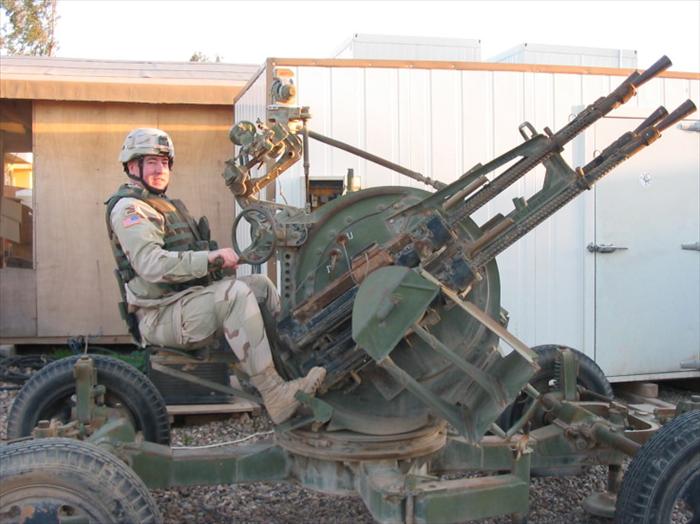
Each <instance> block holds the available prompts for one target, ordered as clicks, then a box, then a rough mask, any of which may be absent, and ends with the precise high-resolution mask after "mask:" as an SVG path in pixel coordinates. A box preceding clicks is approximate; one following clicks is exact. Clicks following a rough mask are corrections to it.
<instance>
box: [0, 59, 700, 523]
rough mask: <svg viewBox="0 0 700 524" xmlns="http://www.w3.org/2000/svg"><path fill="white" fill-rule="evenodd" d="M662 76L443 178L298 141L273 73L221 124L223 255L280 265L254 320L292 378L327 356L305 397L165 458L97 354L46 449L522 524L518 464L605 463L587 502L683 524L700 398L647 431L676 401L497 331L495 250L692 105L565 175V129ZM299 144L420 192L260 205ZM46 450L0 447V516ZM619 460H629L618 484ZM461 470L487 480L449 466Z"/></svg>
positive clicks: (653, 119) (389, 509) (309, 135)
mask: <svg viewBox="0 0 700 524" xmlns="http://www.w3.org/2000/svg"><path fill="white" fill-rule="evenodd" d="M669 66H670V61H669V60H668V59H667V58H666V57H663V58H662V59H661V60H659V61H658V62H656V63H655V64H654V65H653V66H652V67H650V68H649V69H648V70H646V71H644V72H641V73H640V72H634V73H632V75H630V76H629V77H628V78H627V79H626V80H625V81H624V82H622V84H620V86H619V87H618V88H617V89H615V90H614V91H613V92H612V93H610V94H609V95H608V96H605V97H601V98H599V99H598V100H596V101H595V102H594V103H593V104H591V105H590V106H588V107H587V108H586V109H584V110H583V111H582V112H581V113H579V114H578V115H577V116H576V117H575V118H573V119H572V120H571V121H570V122H569V123H568V124H567V125H565V126H564V127H563V128H562V129H561V130H559V131H557V132H552V131H551V130H549V129H548V128H545V129H544V132H543V133H538V132H537V131H536V130H535V129H534V127H533V126H532V125H531V124H529V123H527V122H525V123H523V124H522V125H521V126H520V128H519V131H520V134H521V135H522V137H523V139H524V142H523V143H522V144H521V145H519V146H517V147H515V148H514V149H512V150H511V151H508V152H507V153H505V154H503V155H501V156H499V157H498V158H496V159H494V160H492V161H491V162H488V163H486V164H484V165H481V164H479V165H476V166H474V167H473V168H472V169H470V170H469V171H467V172H466V173H464V174H463V175H462V176H461V177H460V178H459V179H458V180H456V181H455V182H453V183H451V184H449V185H446V184H444V183H442V182H439V181H436V180H431V179H429V178H427V177H424V176H423V175H421V174H419V173H415V172H413V171H411V170H409V169H406V168H404V167H402V166H398V165H396V164H393V163H392V162H389V161H387V160H384V159H381V158H379V157H376V156H374V155H372V154H370V153H367V152H365V151H362V150H359V149H357V148H355V147H353V146H351V145H349V144H344V143H342V142H339V141H337V140H334V139H331V138H329V137H325V136H323V135H320V134H318V133H316V132H314V131H312V130H311V129H310V128H309V120H310V112H309V109H308V108H305V107H295V106H292V105H289V104H288V103H287V101H288V100H289V99H290V96H291V94H292V92H293V88H292V86H290V85H285V84H284V83H283V82H280V83H279V84H278V85H276V86H275V87H274V93H273V95H274V96H275V97H276V102H277V103H276V104H274V105H272V106H270V107H269V108H268V109H267V114H266V120H265V122H258V123H257V124H253V123H250V122H239V123H237V124H236V125H234V126H233V127H232V129H231V131H230V138H231V140H232V141H233V142H234V144H236V146H238V151H237V154H236V156H235V157H234V158H232V159H231V160H229V161H228V162H227V164H226V170H225V172H224V179H225V182H226V185H227V186H228V187H229V189H230V190H231V191H232V192H233V194H234V195H235V197H236V200H237V202H238V204H239V206H240V208H241V210H240V212H239V213H238V215H237V218H236V220H235V222H234V224H233V231H234V234H233V245H234V248H235V249H236V250H237V251H238V252H239V255H240V258H241V261H244V262H248V263H251V264H262V263H264V262H265V261H267V260H269V259H270V258H271V257H273V256H276V259H277V261H278V263H279V267H280V280H279V284H280V286H279V287H280V293H281V298H282V313H281V316H280V317H279V318H278V319H270V318H268V328H269V329H268V334H269V335H270V338H271V342H272V346H273V355H274V359H275V363H276V366H277V368H278V370H279V371H280V373H282V374H283V375H286V376H287V377H288V378H294V377H298V376H300V375H302V374H304V373H305V372H306V371H307V370H308V369H310V368H311V367H313V366H317V365H321V366H324V367H325V368H326V369H327V370H328V374H327V377H326V380H325V382H324V384H323V386H322V388H321V390H320V391H319V393H318V395H317V397H316V398H311V397H309V396H307V395H303V394H299V395H298V398H299V400H300V402H301V403H302V404H303V406H304V409H303V410H302V412H301V413H300V414H299V415H298V416H297V417H296V418H294V419H292V420H290V421H288V422H286V423H284V424H282V425H280V426H278V427H277V428H276V431H275V436H274V438H271V439H269V440H267V441H263V442H262V443H257V444H254V445H247V446H233V445H229V446H223V447H221V448H218V449H217V450H216V451H211V450H196V451H191V450H178V449H170V448H168V447H166V446H163V445H157V444H153V443H149V442H144V441H142V440H140V439H138V438H135V431H136V429H139V428H138V424H136V425H135V424H134V423H133V419H134V417H132V418H131V419H129V417H124V416H119V410H116V409H115V408H110V407H107V406H105V405H104V402H103V401H102V400H101V399H102V397H103V396H104V391H103V390H101V389H99V386H98V385H96V379H95V372H94V367H93V364H92V363H91V362H90V360H89V359H80V360H79V361H78V363H77V366H76V377H77V381H78V384H77V386H76V407H75V410H74V411H75V413H76V414H77V420H74V421H72V422H69V423H68V424H66V423H63V422H59V421H48V420H47V421H43V422H42V423H40V425H39V427H38V428H36V429H35V431H34V435H35V436H37V437H40V436H79V437H82V438H83V439H84V440H85V442H87V443H85V442H80V443H79V442H68V441H65V440H59V441H56V442H57V443H56V444H55V448H56V450H59V449H62V450H64V451H65V450H68V451H66V454H68V452H70V453H73V454H75V453H77V454H81V453H82V454H84V455H85V456H89V457H91V460H93V461H99V462H100V463H101V464H109V467H111V468H116V469H119V468H118V467H117V466H115V465H114V463H116V461H114V460H112V459H111V457H110V456H109V455H108V454H105V453H103V451H102V450H100V449H98V448H99V447H102V448H105V449H107V450H108V451H109V452H110V453H112V454H115V455H117V456H118V457H119V458H121V459H123V460H125V461H126V462H127V463H128V464H129V465H130V467H131V469H133V471H134V472H136V474H137V475H138V476H139V477H140V478H141V480H142V481H143V482H144V483H145V484H146V485H147V486H148V487H153V488H155V487H169V486H173V485H182V484H218V483H222V482H228V483H231V482H244V481H257V480H282V479H288V480H295V481H297V482H300V483H302V484H303V485H304V486H307V487H310V488H312V489H318V490H321V491H324V492H333V493H346V492H349V491H356V492H358V493H359V494H360V495H361V497H362V498H363V500H364V501H365V503H366V504H367V507H368V508H369V510H370V512H371V513H372V515H373V516H374V518H375V519H376V520H377V521H379V522H406V523H412V522H424V523H436V522H462V521H464V520H468V519H476V518H483V517H488V516H493V515H498V514H512V515H514V517H515V518H516V519H519V518H520V519H521V518H524V516H525V515H526V513H527V505H528V485H529V478H530V473H531V471H532V470H536V471H538V472H540V473H547V472H552V471H558V472H560V473H561V472H562V471H568V472H570V471H572V470H573V471H576V470H577V469H578V468H580V467H581V466H584V465H587V464H604V465H608V467H609V483H608V489H607V491H606V492H604V493H600V494H596V495H593V496H591V497H589V499H587V501H586V509H587V510H588V511H590V512H592V513H594V514H597V515H602V516H613V514H615V515H616V518H617V520H618V522H645V523H653V522H661V521H667V520H668V519H669V518H670V515H671V513H672V512H679V511H680V512H685V514H686V515H689V516H690V519H692V520H691V522H697V521H698V519H699V518H700V458H699V457H700V412H698V411H697V409H698V408H700V399H693V400H692V401H690V402H686V403H682V404H680V405H679V406H678V409H677V410H676V411H677V413H675V414H678V415H679V416H678V417H677V418H675V419H674V420H673V421H671V422H669V423H668V424H667V425H665V426H663V427H662V423H665V422H667V420H666V419H667V418H672V417H673V415H674V413H659V412H657V413H645V412H640V411H638V410H635V409H631V408H630V407H629V406H627V405H625V404H622V403H620V402H617V401H615V400H614V399H613V398H612V390H611V388H610V385H609V384H608V382H607V380H606V379H605V376H604V375H603V373H602V371H601V370H600V369H599V368H598V367H597V366H596V364H595V363H594V362H593V361H591V360H590V359H588V358H587V357H586V356H585V355H583V354H582V353H579V352H577V351H575V350H572V349H569V348H563V347H559V346H544V347H540V348H530V347H528V346H527V345H526V344H524V343H523V342H522V341H520V340H518V339H517V338H516V337H515V336H514V335H513V334H511V333H510V332H509V331H508V330H507V315H506V314H505V312H504V311H503V310H502V308H501V304H500V282H499V274H498V268H497V265H496V260H495V259H496V256H497V255H498V254H499V253H501V252H502V251H504V250H505V249H506V248H507V247H509V246H510V245H512V244H513V243H515V242H516V241H517V240H518V239H520V238H521V237H522V236H524V235H525V234H527V233H528V232H529V231H531V230H532V229H533V228H535V227H536V226H537V225H538V224H540V223H541V222H543V221H544V220H546V219H547V218H548V217H550V216H551V215H552V214H554V213H555V212H556V211H557V210H558V209H560V208H561V207H562V206H564V205H565V204H566V203H568V202H569V201H571V200H572V199H574V198H575V197H576V196H577V195H579V194H580V193H582V192H584V191H586V190H588V189H590V188H591V186H592V185H593V184H594V183H595V182H597V181H598V180H600V179H601V178H602V177H603V176H605V175H606V174H608V173H609V172H610V171H611V170H612V169H614V168H615V167H616V166H617V165H618V164H620V163H621V162H623V161H624V160H626V159H627V158H629V157H631V156H632V155H634V154H636V153H637V152H639V151H640V150H642V149H643V148H645V147H647V146H649V145H650V144H652V143H653V142H654V141H655V140H657V139H658V138H659V137H660V136H661V133H662V132H663V131H664V130H666V129H668V128H669V127H670V126H672V125H674V124H675V123H676V122H678V121H679V120H681V119H682V118H684V117H685V116H687V115H688V114H690V113H692V112H693V111H694V110H695V106H694V105H693V103H692V102H691V101H690V100H688V101H686V102H685V103H683V104H681V105H680V106H679V107H678V108H677V109H675V110H674V111H672V112H671V113H668V112H667V111H666V109H664V108H663V107H660V108H659V109H658V110H656V111H654V112H653V113H652V114H651V115H650V116H649V117H648V118H647V119H646V120H645V121H644V122H642V124H640V125H639V126H638V127H637V128H635V129H633V130H631V131H629V132H627V133H625V134H624V135H622V136H621V137H620V138H619V139H617V140H616V141H615V142H614V143H613V144H611V145H610V146H608V147H607V148H606V149H604V150H603V151H602V152H601V153H600V154H599V155H598V156H597V157H595V158H594V159H593V160H592V161H591V162H589V163H588V164H586V165H584V166H582V167H578V168H576V169H572V168H571V167H569V165H568V164H567V163H566V161H565V160H564V159H563V158H562V156H561V154H560V153H561V152H562V150H563V148H564V146H565V145H566V144H567V143H568V142H570V141H571V140H572V139H573V138H574V137H575V136H576V135H577V134H579V133H581V132H582V131H583V130H584V129H586V128H587V127H588V126H590V125H592V124H593V123H594V122H595V121H596V120H598V119H600V118H602V117H603V116H605V115H606V114H608V113H609V112H610V111H612V110H613V109H615V108H616V107H618V106H619V105H621V104H624V103H625V102H627V101H628V100H629V99H630V98H631V97H632V96H634V94H635V92H636V90H637V89H638V88H639V87H641V86H642V85H643V84H644V83H646V82H647V81H648V80H650V79H651V78H653V77H654V76H656V75H658V74H659V73H660V72H661V71H663V70H664V69H666V68H668V67H669ZM309 139H313V140H319V141H321V142H324V143H326V144H329V145H331V146H334V147H339V148H341V149H344V150H345V151H349V152H351V153H353V154H356V155H358V156H360V157H362V158H365V159H367V160H369V161H372V162H377V163H380V164H381V165H383V166H385V167H388V168H389V169H394V170H396V171H398V172H400V173H402V174H404V175H406V176H409V177H411V178H414V179H416V180H419V181H421V182H424V183H426V184H427V185H429V186H431V187H432V188H433V189H434V191H432V192H431V191H425V190H421V189H416V188H411V187H378V188H371V189H365V190H362V191H358V192H353V193H349V194H347V195H345V196H343V197H341V198H338V199H336V200H333V201H332V202H330V203H328V204H326V205H325V206H323V207H321V208H319V209H318V210H315V211H313V212H310V211H307V210H306V209H303V208H295V207H291V206H288V205H282V204H279V203H276V202H268V201H264V200H261V199H260V191H261V190H262V189H263V188H264V187H265V186H266V185H267V184H269V183H271V182H273V181H274V180H275V179H276V178H277V177H279V176H280V175H281V174H282V173H284V171H285V170H287V169H288V168H289V167H291V166H292V165H293V164H295V163H296V162H298V161H299V160H301V159H303V160H304V164H305V165H308V157H307V155H308V147H307V146H306V145H307V144H308V141H309ZM538 165H543V166H544V168H545V177H544V181H543V184H542V187H541V189H540V190H539V191H538V192H536V193H535V194H534V195H533V196H531V197H530V198H527V199H525V198H522V197H519V198H515V199H514V200H513V203H514V207H513V210H512V211H511V212H509V213H508V214H507V215H505V216H504V215H500V214H499V215H496V216H494V217H493V218H491V219H490V220H488V221H487V222H486V223H484V224H481V225H478V224H476V223H475V222H474V220H473V219H472V216H473V214H474V213H475V212H476V211H477V210H479V209H480V208H481V207H482V206H484V205H485V204H487V203H488V202H489V201H490V200H492V199H493V198H494V197H496V196H497V195H499V194H500V193H501V192H503V191H504V190H505V189H506V188H508V187H509V186H510V185H511V184H513V183H514V182H515V181H517V180H518V179H519V178H521V177H522V176H524V175H526V174H527V173H528V172H529V171H531V170H532V169H533V168H535V167H536V166H538ZM499 170H500V174H498V175H497V176H494V175H493V173H495V172H497V171H499ZM256 171H257V172H258V173H256ZM255 174H258V175H259V176H254V175H255ZM489 175H491V176H490V177H489ZM244 220H245V221H246V222H247V223H249V236H250V239H251V241H250V245H249V246H247V247H246V248H245V249H242V248H241V244H242V242H241V241H240V239H239V235H237V233H236V232H237V231H239V230H240V229H245V228H242V227H239V226H242V224H243V223H244V222H243V221H244ZM500 342H503V343H505V344H507V345H508V346H510V348H512V351H510V352H508V353H506V352H504V351H503V350H502V348H500V347H499V344H500ZM183 375H184V374H183ZM185 379H186V377H185ZM204 382H206V381H204ZM198 383H199V384H202V383H203V381H202V380H201V379H198ZM212 387H213V386H212ZM217 388H218V390H221V386H217ZM224 389H226V388H224ZM229 391H232V392H233V393H234V394H238V395H241V396H246V397H250V394H248V393H246V392H244V391H240V390H230V388H229ZM685 412H687V413H685ZM135 426H136V427H135ZM648 440H650V442H648V443H646V442H647V441H648ZM645 443H646V444H645ZM47 445H48V444H46V441H42V440H37V441H35V442H31V443H20V444H14V445H12V446H8V447H6V448H4V449H2V451H0V453H2V454H3V455H4V457H5V459H4V460H9V462H7V464H9V466H7V465H6V466H5V468H4V470H3V473H0V477H2V479H3V482H4V483H6V484H5V485H9V486H11V487H10V489H9V490H5V491H3V489H5V488H0V495H2V496H3V502H2V503H0V511H7V508H18V510H22V511H23V510H24V508H25V507H26V506H31V507H35V505H36V504H35V502H34V499H32V497H31V496H29V495H27V491H26V490H24V489H23V488H25V487H26V486H25V485H23V484H22V481H21V478H28V477H27V476H28V475H29V476H31V473H32V470H31V468H29V467H28V466H27V464H26V463H27V459H26V456H28V455H30V454H31V453H35V454H37V453H42V457H43V458H44V459H48V455H49V453H48V452H46V449H47ZM56 455H61V453H58V452H57V453H56ZM628 456H634V459H633V461H632V464H631V466H630V467H629V470H628V473H627V474H626V475H625V478H624V481H623V479H622V473H621V471H622V469H621V466H622V463H623V461H624V460H625V459H626V458H627V457H628ZM16 457H25V458H16ZM66 460H67V461H68V459H66ZM110 460H111V461H110ZM59 462H60V461H59ZM55 463H56V459H53V462H52V464H53V465H54V467H57V466H55ZM104 467H107V466H104ZM123 469H125V470H126V472H124V471H122V470H121V469H119V471H120V475H121V477H120V478H122V477H123V478H127V477H128V478H129V482H131V483H132V484H133V485H135V486H137V484H138V482H140V481H138V479H136V478H135V477H134V475H133V472H131V471H130V470H129V468H126V467H124V468H123ZM469 472H472V473H473V472H486V473H488V476H476V477H475V476H473V475H467V476H464V475H460V474H462V473H469ZM446 475H448V476H449V477H450V480H447V479H446V478H445V476H446ZM132 477H134V478H132ZM6 479H7V480H6ZM18 479H20V480H18ZM124 482H126V481H124ZM137 487H138V490H140V491H139V497H140V499H139V500H141V499H142V500H144V501H145V502H143V504H141V510H140V511H141V512H142V515H146V516H148V515H151V514H152V513H153V512H152V508H151V507H150V506H152V504H150V503H149V502H148V500H147V493H145V492H144V490H143V489H141V484H138V486H137ZM134 489H136V488H134ZM57 493H58V495H55V496H54V499H55V503H54V506H51V508H54V509H50V511H54V512H56V511H58V510H57V509H55V508H58V507H59V506H61V504H62V505H63V506H66V505H71V504H73V505H74V506H76V505H77V506H78V507H77V509H78V511H79V512H83V513H88V514H89V507H87V506H85V505H80V504H78V503H76V502H75V501H74V500H73V499H70V497H69V496H64V497H62V496H61V495H60V490H58V491H57ZM112 497H114V495H112ZM54 499H51V500H54ZM616 501H617V509H615V506H616ZM33 504H34V506H33ZM114 504H115V505H116V504H121V501H115V502H114ZM63 506H61V507H63ZM42 507H43V506H42ZM120 507H121V506H120ZM144 508H148V511H146V509H144ZM147 514H148V515H147ZM154 518H155V517H154ZM88 520H89V519H88ZM133 520H135V521H138V522H142V521H143V522H146V521H148V520H147V519H146V518H143V517H139V518H138V519H137V518H134V519H133Z"/></svg>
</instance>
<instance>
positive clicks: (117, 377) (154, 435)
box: [7, 355, 170, 445]
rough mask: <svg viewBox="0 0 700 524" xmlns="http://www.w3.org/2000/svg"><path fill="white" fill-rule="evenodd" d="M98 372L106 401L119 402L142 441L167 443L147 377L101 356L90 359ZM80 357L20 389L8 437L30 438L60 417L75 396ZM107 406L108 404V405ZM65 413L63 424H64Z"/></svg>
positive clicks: (164, 416) (161, 405) (165, 423)
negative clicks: (42, 423) (75, 371)
mask: <svg viewBox="0 0 700 524" xmlns="http://www.w3.org/2000/svg"><path fill="white" fill-rule="evenodd" d="M90 357H91V358H92V360H93V362H94V365H95V369H96V370H97V383H98V384H102V385H104V386H105V387H106V388H107V397H108V399H110V400H111V399H113V400H115V401H118V402H120V403H121V404H122V405H123V406H124V407H125V408H126V409H127V410H128V411H129V413H130V415H131V418H132V420H133V422H134V424H135V426H136V430H137V431H141V432H142V433H143V437H144V439H145V440H148V441H150V442H155V443H157V444H166V445H167V444H169V443H170V422H169V419H168V412H167V410H166V407H165V401H164V400H163V396H162V395H161V394H160V392H159V391H158V389H156V387H155V386H154V385H153V383H152V382H151V381H150V380H149V378H148V377H147V376H145V375H144V374H143V373H141V372H140V371H139V370H137V369H136V368H135V367H133V366H131V365H129V364H126V363H125V362H122V361H121V360H117V359H114V358H110V357H106V356H103V355H90ZM78 358H80V356H74V357H68V358H64V359H61V360H57V361H56V362H52V363H51V364H49V365H48V366H45V367H43V368H42V369H40V370H39V371H37V372H36V373H35V374H34V375H33V376H32V377H31V378H30V379H29V380H28V381H27V383H26V384H25V385H24V386H23V387H22V389H21V390H20V391H19V393H18V394H17V397H16V398H15V401H14V402H13V403H12V407H11V408H10V413H9V415H8V418H7V437H8V439H15V438H20V437H26V436H29V435H31V434H32V430H33V429H34V428H35V427H36V425H37V423H38V422H39V420H42V419H51V418H53V417H55V416H57V415H59V411H60V409H61V408H62V407H63V409H64V410H65V405H67V403H68V400H69V399H70V397H71V395H73V394H74V393H75V378H74V377H73V367H74V365H75V361H76V360H78ZM108 404H109V403H108ZM65 415H66V414H65V413H64V416H63V417H59V418H62V420H63V421H64V422H66V421H67V420H66V419H67V418H68V417H67V416H65Z"/></svg>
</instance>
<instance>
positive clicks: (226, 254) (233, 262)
mask: <svg viewBox="0 0 700 524" xmlns="http://www.w3.org/2000/svg"><path fill="white" fill-rule="evenodd" d="M217 259H220V260H219V262H220V263H221V269H229V268H230V269H236V267H238V255H237V254H236V252H235V251H234V250H233V249H231V248H230V247H225V248H222V249H217V250H215V251H209V256H208V261H209V263H210V264H216V263H217Z"/></svg>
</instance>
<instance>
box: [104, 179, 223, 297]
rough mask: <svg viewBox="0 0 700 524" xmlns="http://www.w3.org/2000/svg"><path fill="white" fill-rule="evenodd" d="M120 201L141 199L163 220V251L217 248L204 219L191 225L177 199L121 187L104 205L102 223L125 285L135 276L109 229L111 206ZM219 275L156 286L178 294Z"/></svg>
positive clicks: (184, 209)
mask: <svg viewBox="0 0 700 524" xmlns="http://www.w3.org/2000/svg"><path fill="white" fill-rule="evenodd" d="M122 198H136V199H138V200H141V201H143V202H145V203H146V204H148V205H149V206H151V207H152V208H153V209H155V210H156V211H157V212H158V213H160V214H161V215H162V217H163V219H164V228H165V236H164V238H163V249H165V250H167V251H207V250H208V251H213V250H215V249H218V246H217V244H216V242H215V241H213V240H210V238H209V237H210V234H209V225H208V222H207V220H206V217H202V218H201V219H200V220H199V223H197V222H195V220H194V218H193V217H192V215H190V213H189V211H188V210H187V208H186V207H185V204H184V203H183V202H182V201H181V200H177V199H170V198H168V197H166V196H165V195H156V194H153V193H151V192H149V191H147V190H146V189H142V188H139V187H135V186H132V185H129V184H124V185H123V186H121V187H120V188H119V190H118V191H117V192H116V193H115V194H114V195H112V196H111V197H110V198H109V200H107V201H106V202H105V204H106V205H107V211H106V217H105V218H106V221H107V232H108V233H109V240H110V244H111V245H112V253H113V254H114V259H115V261H116V263H117V271H118V272H119V276H120V277H121V281H122V282H123V283H124V284H126V283H127V282H129V281H130V280H131V279H132V278H134V277H135V276H136V272H135V271H134V268H133V267H132V266H131V263H130V262H129V259H128V258H127V256H126V253H124V250H123V249H122V246H121V245H120V244H119V239H118V238H117V235H115V234H114V231H113V230H112V221H111V218H110V216H111V214H112V210H113V209H114V206H115V205H116V204H117V202H119V200H121V199H122ZM219 278H221V276H220V275H218V274H216V272H215V273H214V274H212V273H210V274H208V275H207V276H205V277H201V278H196V279H192V280H190V281H188V282H180V283H161V284H159V286H161V287H163V288H164V289H165V290H166V291H170V290H172V291H182V290H183V289H186V288H188V287H192V286H202V285H207V284H210V283H211V281H212V280H218V279H219Z"/></svg>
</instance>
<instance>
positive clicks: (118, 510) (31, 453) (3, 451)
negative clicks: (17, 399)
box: [0, 438, 161, 524]
mask: <svg viewBox="0 0 700 524" xmlns="http://www.w3.org/2000/svg"><path fill="white" fill-rule="evenodd" d="M0 464H2V468H0V521H1V522H7V523H8V524H9V523H19V522H68V521H70V522H78V521H79V522H89V523H91V524H92V523H95V524H103V523H108V522H109V523H125V524H126V523H129V524H131V523H134V524H137V523H138V524H155V523H159V522H161V518H160V514H159V512H158V507H157V506H156V504H155V502H154V501H153V498H151V495H150V494H149V493H148V488H146V486H145V485H144V483H143V481H142V480H141V479H140V478H139V477H138V476H137V475H136V474H135V473H134V472H133V471H132V470H131V469H129V467H128V466H127V465H126V464H124V463H123V462H121V461H120V460H118V459H117V458H115V457H113V456H112V455H110V454H109V453H107V452H106V451H103V450H102V449H100V448H98V447H97V446H94V445H92V444H89V443H87V442H80V441H77V440H72V439H56V438H51V439H39V440H30V441H24V442H17V443H14V444H10V445H7V446H2V447H0Z"/></svg>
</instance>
